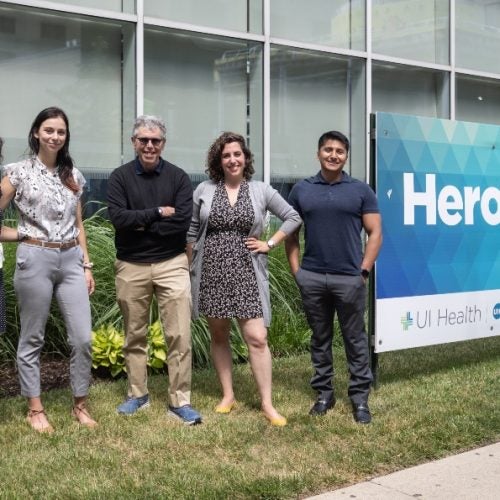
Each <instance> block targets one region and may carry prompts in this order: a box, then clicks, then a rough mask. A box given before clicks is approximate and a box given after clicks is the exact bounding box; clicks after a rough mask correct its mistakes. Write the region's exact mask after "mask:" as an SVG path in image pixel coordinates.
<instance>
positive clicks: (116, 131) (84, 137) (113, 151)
mask: <svg viewBox="0 0 500 500" xmlns="http://www.w3.org/2000/svg"><path fill="white" fill-rule="evenodd" d="M0 47H1V49H0V74H1V75H2V76H1V78H0V109H1V110H2V112H1V113H0V130H1V133H2V136H3V137H4V139H5V140H6V144H5V146H6V147H5V153H6V154H5V155H4V156H5V157H6V158H5V160H7V161H17V160H18V159H19V158H20V157H21V156H22V155H23V153H24V152H25V151H26V148H27V139H26V137H27V134H28V131H29V128H30V126H31V123H32V121H33V119H34V118H35V116H36V115H37V114H38V112H39V111H41V110H42V109H44V108H46V107H48V106H59V107H61V108H62V109H64V110H65V112H66V113H67V114H68V117H69V121H70V129H71V146H70V152H71V155H72V156H73V158H74V159H75V163H76V166H77V167H79V168H80V169H81V170H82V171H83V172H84V173H85V174H86V176H87V173H88V172H89V173H90V174H92V172H94V173H97V172H100V171H101V172H102V171H104V172H108V173H109V171H111V170H112V169H113V168H115V167H117V166H118V165H120V164H121V163H122V151H123V146H122V135H123V134H122V123H123V122H125V123H127V124H128V123H130V122H131V120H132V119H133V116H134V108H135V94H134V92H135V82H134V80H133V72H134V69H133V64H134V63H133V57H131V56H130V54H132V55H133V50H134V49H133V48H134V43H133V26H131V25H128V24H126V23H120V22H114V21H105V20H98V19H95V18H93V19H92V21H91V22H89V19H88V18H85V17H81V16H71V15H67V16H66V15H62V14H61V13H59V12H58V13H50V12H44V11H41V10H38V9H27V8H26V9H25V8H20V7H15V8H8V7H2V8H0ZM122 58H123V59H122ZM122 61H123V65H122ZM128 135H130V134H128ZM90 174H89V175H90ZM92 175H93V174H92Z"/></svg>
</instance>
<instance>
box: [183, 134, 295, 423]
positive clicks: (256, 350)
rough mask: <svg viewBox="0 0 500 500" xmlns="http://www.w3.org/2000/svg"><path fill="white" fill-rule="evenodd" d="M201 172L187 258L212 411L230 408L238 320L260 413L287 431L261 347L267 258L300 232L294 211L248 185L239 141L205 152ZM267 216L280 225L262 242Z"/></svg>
mask: <svg viewBox="0 0 500 500" xmlns="http://www.w3.org/2000/svg"><path fill="white" fill-rule="evenodd" d="M206 173H207V174H208V176H209V177H210V180H208V181H205V182H203V183H201V184H200V185H199V186H198V187H197V188H196V190H195V192H194V195H193V200H194V207H193V220H192V223H191V227H190V229H189V232H188V255H189V256H190V257H191V258H192V264H191V273H192V281H191V287H192V294H193V316H194V317H195V318H196V317H198V315H199V314H200V313H201V314H203V315H204V316H205V317H206V318H207V322H208V326H209V328H210V333H211V353H212V359H213V362H214V366H215V369H216V371H217V375H218V376H219V381H220V384H221V387H222V400H221V401H220V402H219V404H218V405H217V406H216V408H215V411H216V412H217V413H229V412H230V411H231V410H232V409H233V407H234V404H235V396H234V391H233V381H232V354H231V347H230V343H229V334H230V328H231V319H232V318H235V319H236V320H237V321H238V324H239V327H240V329H241V331H242V334H243V338H244V339H245V342H246V343H247V345H248V352H249V358H250V365H251V368H252V373H253V375H254V378H255V381H256V383H257V387H258V390H259V393H260V398H261V406H262V411H263V413H264V415H265V417H266V418H267V419H268V420H269V422H270V423H271V424H272V425H276V426H284V425H286V418H285V417H283V416H282V415H280V414H279V413H278V411H277V410H276V409H275V408H274V406H273V403H272V398H271V378H272V360H271V353H270V350H269V346H268V344H267V328H268V327H269V325H270V322H271V307H270V299H269V281H268V270H267V254H268V252H269V251H270V250H271V249H273V248H274V247H275V246H277V245H279V243H281V241H283V240H284V239H285V238H286V236H287V235H288V234H291V233H293V232H294V231H295V230H296V229H298V227H300V224H301V219H300V217H299V215H298V213H297V212H296V211H295V210H294V209H293V208H292V207H291V206H290V205H288V203H287V202H286V201H285V200H284V199H283V198H282V197H281V196H280V194H279V193H278V192H277V191H276V190H275V189H274V188H272V187H271V186H269V185H268V184H265V183H264V182H260V181H254V180H252V174H253V173H254V168H253V156H252V153H251V152H250V150H249V149H248V147H247V145H246V143H245V139H244V138H243V137H242V136H241V135H239V134H235V133H232V132H224V133H223V134H222V135H221V136H220V137H219V138H218V139H217V140H216V141H215V142H214V143H213V144H212V146H211V147H210V149H209V152H208V158H207V170H206ZM267 211H270V212H271V213H272V214H273V215H275V216H277V217H279V218H280V219H281V220H282V221H283V223H282V224H281V226H280V228H279V229H278V230H277V231H276V232H275V233H274V235H273V236H272V237H271V238H270V239H269V240H267V241H263V240H261V239H259V238H260V237H261V235H262V233H263V232H264V230H265V225H266V219H267V217H266V216H267Z"/></svg>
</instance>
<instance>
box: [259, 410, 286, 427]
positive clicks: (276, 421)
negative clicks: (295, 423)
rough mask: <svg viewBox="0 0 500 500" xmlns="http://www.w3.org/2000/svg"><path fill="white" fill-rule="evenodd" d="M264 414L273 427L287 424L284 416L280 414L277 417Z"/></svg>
mask: <svg viewBox="0 0 500 500" xmlns="http://www.w3.org/2000/svg"><path fill="white" fill-rule="evenodd" d="M264 415H265V417H266V418H267V420H269V423H270V424H271V425H273V426H274V427H285V425H286V424H287V421H286V418H285V417H282V416H281V415H280V416H279V417H269V416H267V415H266V414H265V413H264Z"/></svg>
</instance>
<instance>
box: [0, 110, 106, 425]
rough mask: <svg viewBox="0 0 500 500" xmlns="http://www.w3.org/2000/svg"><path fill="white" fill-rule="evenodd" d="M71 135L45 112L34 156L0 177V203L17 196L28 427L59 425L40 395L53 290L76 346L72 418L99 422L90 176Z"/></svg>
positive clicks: (57, 113)
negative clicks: (91, 394) (94, 396)
mask: <svg viewBox="0 0 500 500" xmlns="http://www.w3.org/2000/svg"><path fill="white" fill-rule="evenodd" d="M69 140H70V133H69V124H68V118H67V116H66V114H65V113H64V111H63V110H62V109H59V108H56V107H50V108H46V109H44V110H42V111H41V112H40V113H39V114H38V116H37V117H36V118H35V120H34V121H33V124H32V126H31V130H30V132H29V135H28V144H29V148H30V153H31V155H30V157H29V158H28V159H26V160H23V161H20V162H18V163H12V164H10V165H7V166H6V167H5V169H4V174H5V175H4V178H3V179H2V183H1V188H2V193H3V196H2V198H0V208H5V207H6V206H7V205H8V204H9V202H10V201H11V200H13V203H14V206H15V208H16V209H17V211H18V212H19V224H18V233H19V239H20V244H19V246H18V247H17V253H16V270H15V274H14V288H15V290H16V296H17V300H18V304H19V314H20V319H21V333H20V338H19V345H18V349H17V368H18V373H19V380H20V385H21V394H22V395H23V396H25V397H26V398H27V399H28V416H27V421H28V423H29V425H30V426H31V427H32V428H33V429H34V430H36V431H38V432H49V433H50V432H52V431H53V428H52V426H51V425H50V423H49V421H48V419H47V415H46V414H45V410H44V408H43V405H42V401H41V397H40V393H41V387H40V352H41V350H42V347H43V343H44V336H45V324H46V321H47V317H48V314H49V311H50V305H51V302H52V297H53V296H55V298H56V300H57V302H58V304H59V308H60V310H61V313H62V316H63V318H64V322H65V324H66V328H67V331H68V340H69V344H70V346H71V358H70V372H71V388H72V391H73V396H74V403H73V408H72V411H71V413H72V416H73V418H74V419H75V420H76V421H77V422H78V423H80V424H81V425H84V426H86V427H94V426H95V425H97V423H96V421H95V420H94V419H93V418H92V417H91V416H90V414H89V412H88V410H87V407H86V398H87V393H88V389H89V384H90V370H91V320H90V301H89V294H91V293H92V292H93V291H94V286H95V285H94V279H93V277H92V271H91V270H92V263H91V262H89V256H88V252H87V240H86V236H85V230H84V228H83V222H82V209H81V204H80V196H81V194H82V190H83V186H84V185H85V179H84V178H83V176H82V174H81V173H80V172H79V171H78V170H77V169H76V168H75V167H74V166H73V160H72V158H71V156H70V154H69Z"/></svg>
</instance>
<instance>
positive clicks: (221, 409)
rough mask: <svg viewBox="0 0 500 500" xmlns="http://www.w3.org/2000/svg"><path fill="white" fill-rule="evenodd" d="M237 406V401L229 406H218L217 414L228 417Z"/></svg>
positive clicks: (216, 408)
mask: <svg viewBox="0 0 500 500" xmlns="http://www.w3.org/2000/svg"><path fill="white" fill-rule="evenodd" d="M235 406H236V401H233V402H232V403H231V404H228V405H217V406H216V407H215V413H220V414H222V415H227V414H228V413H231V410H232V409H233V408H234V407H235Z"/></svg>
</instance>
